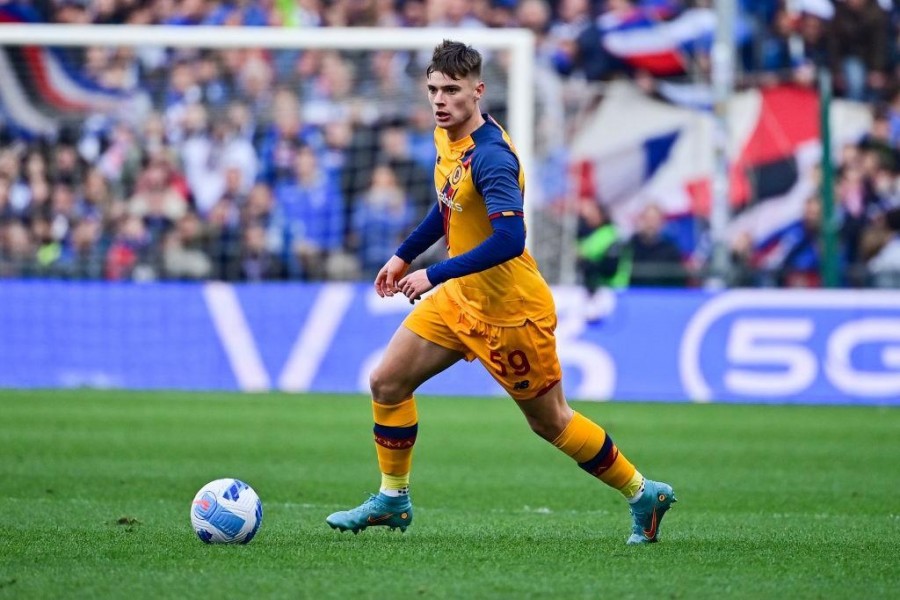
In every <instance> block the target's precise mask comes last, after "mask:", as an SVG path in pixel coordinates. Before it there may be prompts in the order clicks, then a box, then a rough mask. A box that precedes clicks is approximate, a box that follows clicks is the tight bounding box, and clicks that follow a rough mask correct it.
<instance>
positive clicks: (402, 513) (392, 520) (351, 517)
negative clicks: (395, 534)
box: [325, 493, 413, 533]
mask: <svg viewBox="0 0 900 600" xmlns="http://www.w3.org/2000/svg"><path fill="white" fill-rule="evenodd" d="M412 516H413V514H412V503H411V502H410V501H409V496H400V497H398V498H394V497H391V496H385V495H384V494H381V493H379V494H370V495H369V499H368V500H366V501H365V502H363V503H362V504H361V505H359V506H357V507H356V508H351V509H350V510H342V511H338V512H336V513H332V514H330V515H328V517H327V518H326V519H325V522H326V523H328V524H329V525H330V526H331V528H332V529H339V530H340V531H341V532H344V531H352V532H353V533H359V532H360V531H362V530H364V529H365V528H367V527H374V526H376V525H377V526H381V527H390V528H391V531H393V530H394V529H396V528H397V527H399V528H400V531H406V528H407V527H409V524H410V523H412Z"/></svg>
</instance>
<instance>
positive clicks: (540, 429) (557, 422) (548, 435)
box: [526, 415, 566, 442]
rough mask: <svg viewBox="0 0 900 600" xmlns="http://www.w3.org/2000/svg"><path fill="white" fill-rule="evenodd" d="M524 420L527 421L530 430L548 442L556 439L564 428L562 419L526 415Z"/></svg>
mask: <svg viewBox="0 0 900 600" xmlns="http://www.w3.org/2000/svg"><path fill="white" fill-rule="evenodd" d="M526 419H527V420H528V425H529V426H530V427H531V430H532V431H533V432H535V433H536V434H538V435H539V436H541V437H542V438H544V439H545V440H547V441H548V442H552V441H553V440H555V439H556V438H558V437H559V434H561V433H562V432H563V429H565V428H566V423H565V422H563V420H562V419H560V418H555V417H552V416H546V415H541V416H531V415H526Z"/></svg>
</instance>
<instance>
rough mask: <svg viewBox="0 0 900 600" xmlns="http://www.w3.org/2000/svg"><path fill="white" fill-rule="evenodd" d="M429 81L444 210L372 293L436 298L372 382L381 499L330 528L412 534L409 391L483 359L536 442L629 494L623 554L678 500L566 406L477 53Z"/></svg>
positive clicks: (331, 519) (456, 54)
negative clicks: (418, 262)
mask: <svg viewBox="0 0 900 600" xmlns="http://www.w3.org/2000/svg"><path fill="white" fill-rule="evenodd" d="M426 77H427V87H428V99H429V101H430V102H431V108H432V111H433V113H434V120H435V122H436V124H437V127H436V128H435V131H434V143H435V146H436V147H437V151H438V157H437V163H436V164H435V168H434V183H435V188H436V190H437V193H438V202H437V204H436V205H435V206H434V208H433V209H432V210H431V212H430V213H429V214H428V216H427V217H426V218H425V219H424V220H423V221H422V223H421V224H420V225H419V226H418V227H417V228H416V230H415V231H414V232H413V233H412V234H411V235H410V236H409V237H408V238H407V239H406V241H404V242H403V244H402V245H401V246H400V248H399V249H398V250H397V253H396V255H395V256H393V257H392V258H391V259H390V260H389V261H388V262H387V264H385V265H384V267H382V269H381V271H379V273H378V275H377V276H376V278H375V291H376V293H378V295H379V296H381V297H385V296H393V295H394V294H395V293H397V292H399V293H402V294H403V295H405V296H406V297H407V298H409V300H410V302H415V301H417V300H419V299H420V298H421V296H422V294H424V293H425V292H427V291H429V290H431V289H432V288H434V287H435V286H438V285H440V287H439V288H438V289H437V290H436V291H435V293H433V294H431V295H430V296H428V297H427V298H425V299H424V300H422V301H421V302H420V303H419V304H417V305H416V307H415V309H413V311H412V312H411V313H410V314H409V316H408V317H407V318H406V320H405V321H404V322H403V326H402V327H399V328H398V329H397V331H396V333H395V334H394V337H393V338H392V339H391V341H390V343H389V345H388V347H387V350H386V351H385V354H384V357H383V358H382V361H381V364H379V365H378V367H377V368H376V369H375V370H374V371H373V373H372V375H371V380H370V385H371V389H372V408H373V411H374V416H375V429H374V431H375V448H376V451H377V453H378V464H379V467H380V469H381V490H380V492H379V493H378V494H373V495H372V496H370V498H369V499H368V500H367V501H366V502H364V503H363V504H362V505H361V506H358V507H356V508H353V509H351V510H346V511H340V512H336V513H334V514H332V515H329V516H328V517H327V519H326V521H327V523H328V524H329V525H330V526H331V527H332V528H335V529H339V530H341V531H347V530H351V531H353V532H354V533H357V532H359V531H361V530H363V529H365V528H366V527H369V526H372V525H385V526H388V527H391V528H392V529H393V528H395V527H399V528H400V530H401V531H405V530H406V528H407V527H408V526H409V524H410V523H411V522H412V516H413V512H412V504H411V503H410V499H409V473H410V465H411V462H412V449H413V444H415V441H416V430H417V421H418V418H417V416H416V400H415V397H414V396H413V392H414V391H415V390H416V388H418V387H419V385H421V384H422V383H423V382H425V381H426V380H428V379H429V378H431V377H433V376H434V375H436V374H438V373H440V372H441V371H443V370H444V369H446V368H448V367H450V366H451V365H453V364H454V363H456V362H457V361H459V360H460V359H462V358H465V359H466V360H468V361H471V360H474V359H475V358H477V359H478V360H479V361H480V362H481V364H482V365H484V367H485V368H486V369H487V370H488V371H489V372H490V373H491V375H492V376H493V377H494V379H496V380H497V381H498V382H499V383H500V385H502V386H503V387H504V389H506V391H507V392H508V393H509V395H510V396H512V398H513V399H514V400H515V401H516V403H517V404H518V406H519V408H520V409H521V410H522V412H523V413H524V414H525V418H526V419H527V420H528V424H529V425H530V426H531V428H532V430H533V431H534V432H535V433H537V434H538V435H540V436H541V437H543V438H544V439H546V440H547V441H549V442H551V443H552V444H553V445H554V446H556V447H557V448H559V449H560V450H562V451H563V452H565V453H566V454H568V455H569V456H571V457H572V458H573V459H575V460H576V461H577V462H578V466H580V467H581V468H582V469H584V470H585V471H587V472H588V473H590V474H591V475H593V476H594V477H597V478H598V479H600V480H601V481H603V482H604V483H606V484H607V485H609V486H611V487H614V488H615V489H617V490H619V491H620V492H621V493H622V494H623V495H624V496H625V498H626V499H627V500H628V502H629V503H630V505H631V514H632V520H633V524H632V532H631V537H629V538H628V543H629V544H643V543H648V542H655V541H656V540H657V535H658V533H659V523H660V521H661V520H662V518H663V515H665V513H666V511H667V510H668V509H669V507H670V506H671V505H672V503H673V502H675V495H674V494H673V492H672V488H671V487H670V486H669V485H667V484H665V483H658V482H655V481H651V480H649V479H645V478H644V477H643V476H642V475H641V474H640V473H639V472H638V471H637V470H636V469H635V468H634V466H633V465H632V464H631V463H630V462H629V461H628V459H626V458H625V456H624V455H623V454H622V453H620V452H619V450H618V448H617V447H616V445H615V444H614V443H613V441H612V439H611V438H610V437H609V436H608V435H607V434H606V432H605V431H604V430H603V428H601V427H600V426H599V425H597V424H595V423H593V422H592V421H590V420H589V419H587V418H586V417H584V416H583V415H581V414H579V413H577V412H574V411H573V410H572V409H571V408H570V407H569V405H568V403H567V402H566V399H565V397H564V396H563V391H562V386H561V385H560V378H561V376H562V371H561V368H560V364H559V360H558V358H557V354H556V340H555V337H554V329H555V327H556V312H555V307H554V304H553V297H552V296H551V293H550V288H549V287H548V286H547V284H546V282H544V279H543V278H542V277H541V275H540V273H539V272H538V268H537V264H536V263H535V261H534V259H532V257H531V255H530V254H529V253H528V251H527V250H525V222H524V219H523V215H522V208H523V190H524V176H523V173H522V168H521V166H520V164H519V160H518V157H517V156H516V152H515V149H514V148H513V146H512V144H511V142H510V139H509V136H507V134H506V132H505V131H504V130H503V129H502V128H501V127H500V126H499V125H498V124H497V122H496V121H494V120H493V119H492V118H491V117H490V116H489V115H487V114H482V113H481V111H480V109H479V100H480V99H481V96H482V95H483V94H484V82H483V81H481V55H480V54H479V53H478V52H477V51H475V50H474V49H472V48H471V47H469V46H466V45H465V44H462V43H459V42H452V41H444V42H443V43H442V44H440V45H439V46H437V47H436V48H435V50H434V55H433V56H432V60H431V64H430V65H429V66H428V69H427V70H426ZM441 237H444V238H445V241H446V243H447V247H448V251H449V255H450V258H449V259H447V260H445V261H443V262H439V263H437V264H434V265H432V266H430V267H428V268H427V269H422V270H418V271H414V272H412V273H409V274H407V270H408V269H409V264H410V263H411V262H412V261H413V259H415V258H416V257H417V256H418V255H419V254H421V253H422V252H424V251H425V250H426V249H428V248H429V247H430V246H431V245H432V244H433V243H434V242H436V241H437V240H438V239H440V238H441ZM441 284H443V285H441Z"/></svg>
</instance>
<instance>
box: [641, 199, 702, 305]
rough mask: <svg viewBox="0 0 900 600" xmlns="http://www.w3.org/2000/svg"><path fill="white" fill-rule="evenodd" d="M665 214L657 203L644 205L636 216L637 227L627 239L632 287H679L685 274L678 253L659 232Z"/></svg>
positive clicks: (672, 243)
mask: <svg viewBox="0 0 900 600" xmlns="http://www.w3.org/2000/svg"><path fill="white" fill-rule="evenodd" d="M664 225H665V216H664V215H663V212H662V210H661V209H660V208H659V206H657V205H655V204H651V205H649V206H647V207H645V208H644V209H643V210H642V211H641V213H640V214H639V215H638V218H637V230H636V231H635V233H634V235H632V236H631V240H630V241H629V242H628V250H629V252H630V253H631V261H632V266H631V268H632V271H631V282H630V284H631V286H633V287H649V286H658V287H682V286H684V285H685V284H686V283H687V273H686V272H685V269H684V266H683V264H682V260H681V252H680V251H679V250H678V246H676V245H675V243H674V242H673V241H672V240H670V239H668V238H667V237H665V236H664V235H663V226H664Z"/></svg>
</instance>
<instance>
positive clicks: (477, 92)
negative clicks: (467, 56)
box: [475, 81, 484, 100]
mask: <svg viewBox="0 0 900 600" xmlns="http://www.w3.org/2000/svg"><path fill="white" fill-rule="evenodd" d="M483 95H484V82H483V81H479V82H478V85H476V86H475V99H476V100H481V97H482V96H483Z"/></svg>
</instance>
